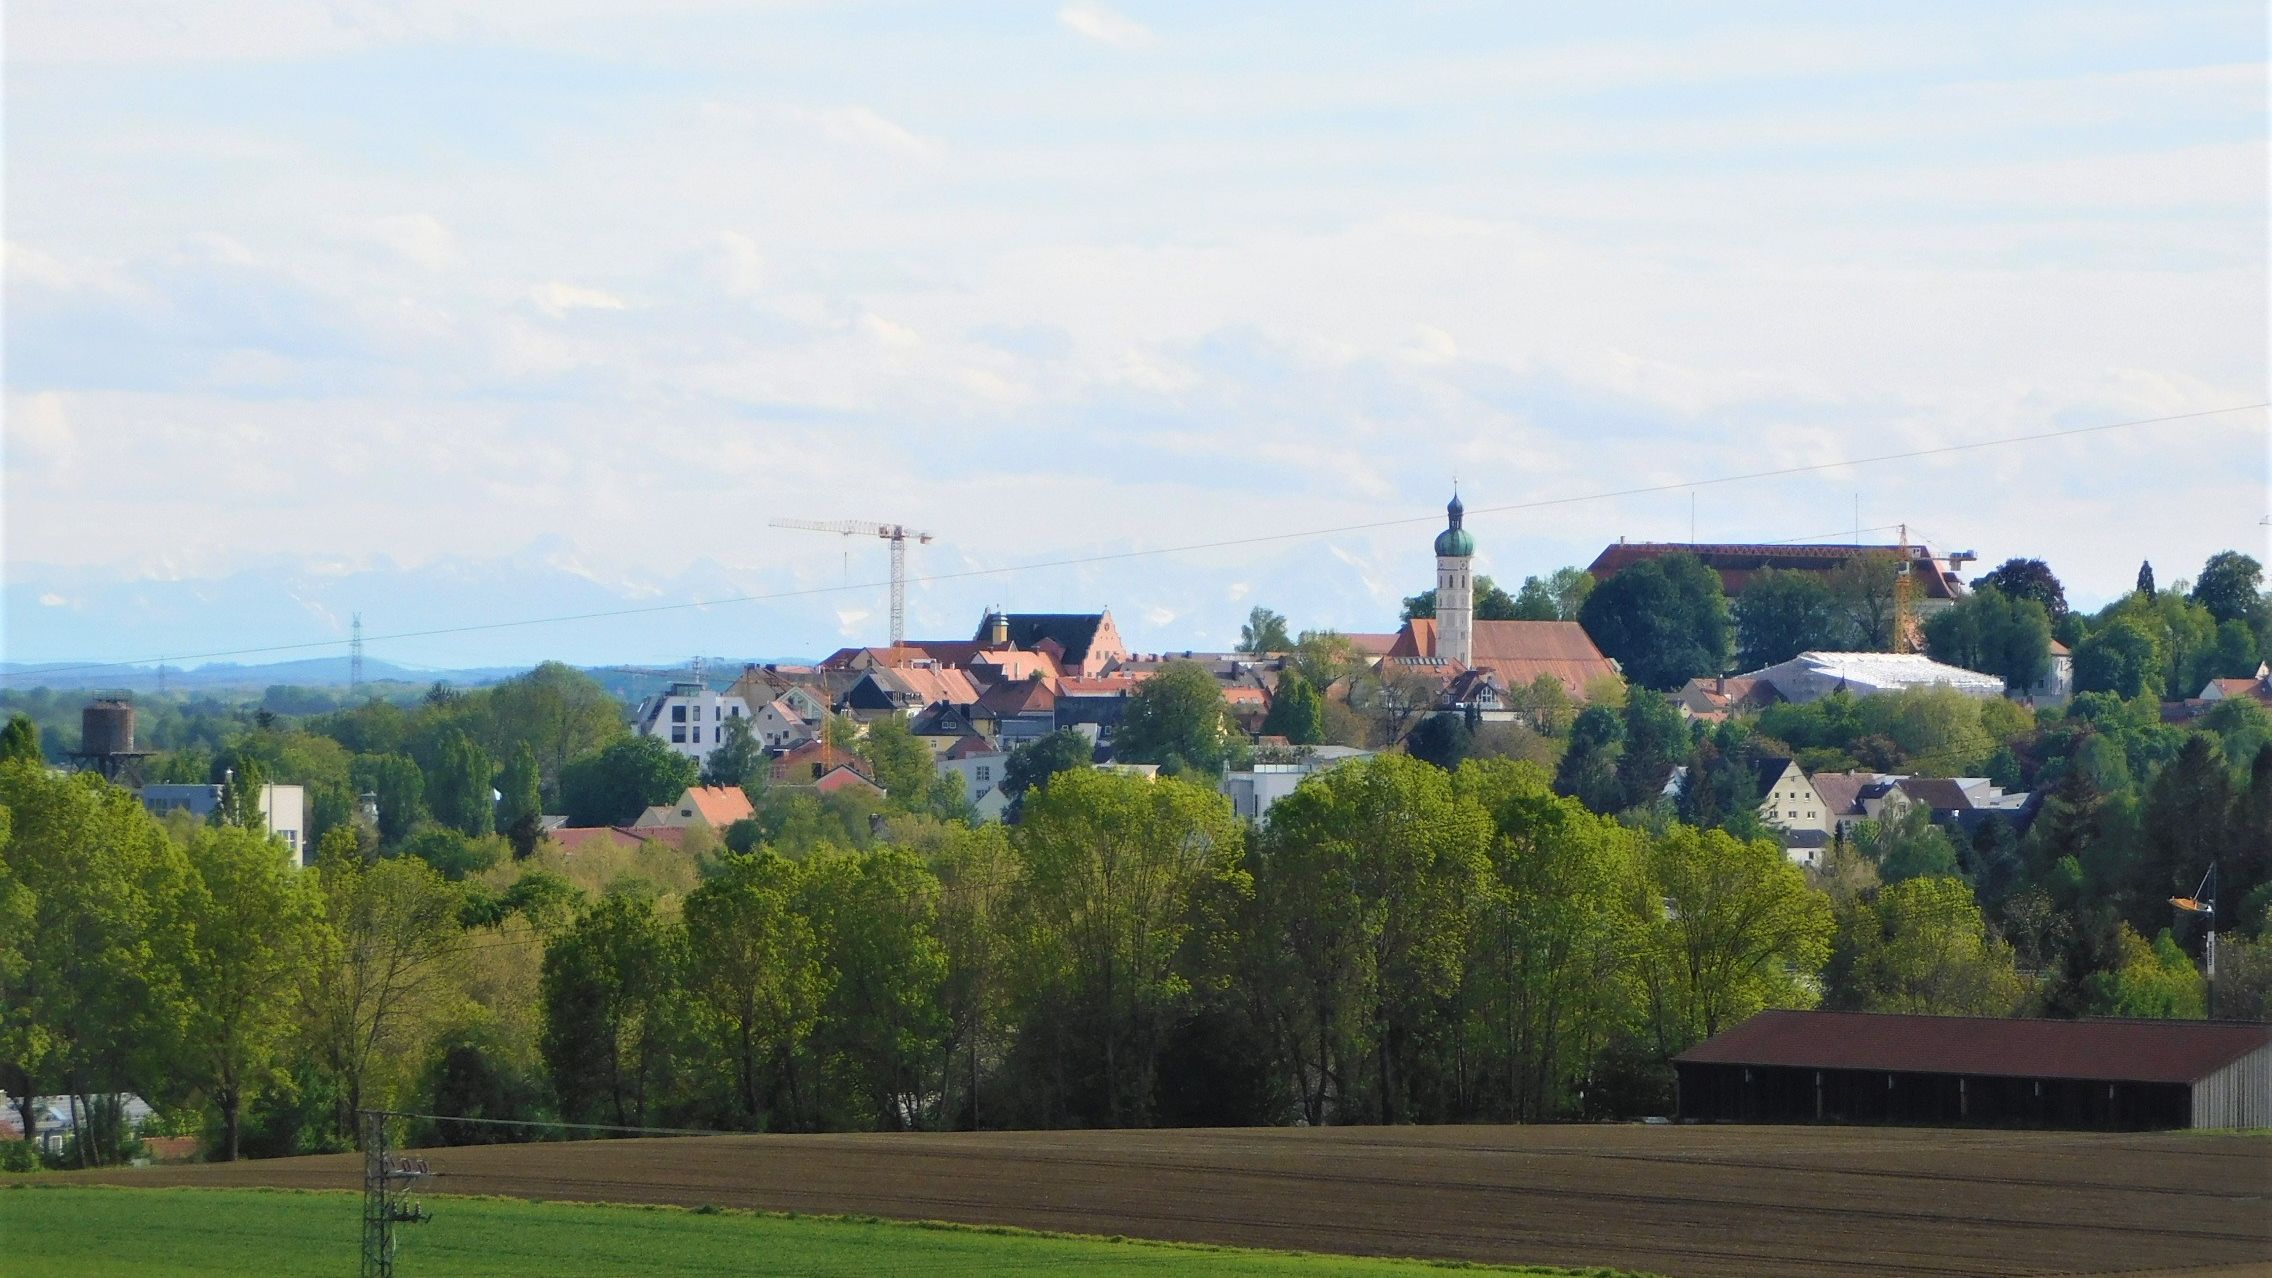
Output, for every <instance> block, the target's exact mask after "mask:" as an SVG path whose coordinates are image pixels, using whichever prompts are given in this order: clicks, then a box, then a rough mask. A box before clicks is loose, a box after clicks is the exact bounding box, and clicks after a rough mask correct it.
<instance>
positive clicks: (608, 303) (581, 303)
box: [529, 280, 624, 319]
mask: <svg viewBox="0 0 2272 1278" xmlns="http://www.w3.org/2000/svg"><path fill="white" fill-rule="evenodd" d="M529 300H531V301H533V302H535V303H536V308H537V309H538V310H540V311H543V312H544V313H545V314H547V315H550V316H551V317H552V318H554V319H560V318H562V317H563V316H565V315H567V314H568V312H570V311H620V310H622V309H624V305H623V299H622V298H620V297H617V296H616V295H615V294H613V293H609V292H605V291H603V290H600V289H596V288H585V287H583V286H582V285H580V284H563V283H561V282H560V281H559V280H553V281H551V282H550V283H546V284H540V285H538V286H537V287H535V288H533V289H531V290H529Z"/></svg>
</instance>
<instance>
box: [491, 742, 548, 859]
mask: <svg viewBox="0 0 2272 1278" xmlns="http://www.w3.org/2000/svg"><path fill="white" fill-rule="evenodd" d="M497 790H498V792H499V793H500V794H502V795H504V796H505V797H504V800H503V802H502V803H500V804H499V805H498V808H497V824H498V827H499V829H500V830H501V831H502V832H503V833H504V835H505V837H506V839H508V840H510V841H511V843H512V845H513V856H514V857H515V858H516V859H518V858H525V857H527V856H529V855H530V854H531V853H533V852H535V851H536V845H537V841H538V840H539V839H542V838H543V837H544V798H543V793H542V781H541V779H540V778H539V776H538V774H537V766H536V752H535V751H534V750H532V749H530V748H529V744H528V743H527V742H526V741H524V742H522V743H520V744H519V745H517V746H514V747H513V757H512V758H511V759H509V760H508V761H507V762H506V764H505V772H504V775H503V776H501V777H500V778H498V782H497Z"/></svg>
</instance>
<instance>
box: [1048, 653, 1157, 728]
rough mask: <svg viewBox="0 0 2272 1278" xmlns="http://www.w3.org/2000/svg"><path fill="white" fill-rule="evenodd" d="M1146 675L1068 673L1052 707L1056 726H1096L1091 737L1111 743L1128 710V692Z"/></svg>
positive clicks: (1127, 671) (1059, 681)
mask: <svg viewBox="0 0 2272 1278" xmlns="http://www.w3.org/2000/svg"><path fill="white" fill-rule="evenodd" d="M1146 677H1147V674H1146V673H1139V672H1137V671H1132V670H1115V671H1113V672H1112V673H1110V674H1102V675H1097V676H1095V677H1093V678H1080V677H1077V676H1070V675H1069V676H1066V677H1065V678H1061V679H1059V680H1057V684H1056V688H1057V699H1056V701H1055V703H1054V705H1053V709H1052V714H1053V715H1054V718H1055V721H1056V725H1057V726H1058V727H1059V728H1081V727H1084V726H1086V727H1089V728H1093V729H1094V731H1093V732H1092V733H1091V734H1090V738H1091V740H1094V741H1097V742H1100V743H1102V744H1104V745H1108V746H1109V745H1111V744H1112V734H1113V733H1114V732H1115V731H1117V730H1118V729H1119V727H1120V720H1121V718H1122V717H1123V716H1124V715H1126V714H1127V713H1128V698H1129V695H1130V694H1131V693H1133V692H1135V691H1136V688H1137V686H1138V685H1139V684H1141V683H1142V682H1143V680H1144V679H1145V678H1146Z"/></svg>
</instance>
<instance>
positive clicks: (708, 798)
mask: <svg viewBox="0 0 2272 1278" xmlns="http://www.w3.org/2000/svg"><path fill="white" fill-rule="evenodd" d="M682 797H683V799H684V802H682V803H680V805H679V806H681V807H687V806H690V805H691V806H692V807H693V808H694V810H695V811H697V812H700V813H701V814H702V819H703V820H705V821H708V822H709V823H710V824H711V825H713V826H715V827H717V828H718V829H721V830H723V829H725V828H726V827H727V826H729V825H732V824H733V823H734V822H736V821H739V820H742V819H743V818H745V817H750V816H754V815H756V813H757V810H756V809H755V808H752V807H751V806H750V804H749V796H748V795H746V794H744V793H742V788H741V787H740V786H738V785H698V786H690V787H688V789H687V792H686V794H685V795H684V796H682Z"/></svg>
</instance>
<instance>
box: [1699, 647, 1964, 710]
mask: <svg viewBox="0 0 2272 1278" xmlns="http://www.w3.org/2000/svg"><path fill="white" fill-rule="evenodd" d="M1739 677H1740V678H1742V679H1747V680H1752V681H1755V682H1756V681H1761V680H1764V681H1765V682H1767V683H1770V684H1773V685H1774V687H1775V691H1776V692H1777V693H1778V694H1780V695H1781V696H1782V697H1783V698H1784V699H1785V700H1788V701H1793V702H1798V703H1801V704H1803V703H1805V702H1809V701H1815V700H1818V699H1820V698H1823V697H1827V696H1829V695H1830V694H1831V693H1833V692H1837V691H1840V690H1844V691H1845V692H1847V693H1849V694H1850V695H1853V696H1857V697H1866V696H1871V695H1873V694H1875V693H1880V692H1905V691H1908V690H1910V689H1913V688H1952V689H1954V690H1956V691H1958V692H1961V693H1963V694H1964V695H1965V696H1968V697H1978V698H1980V699H1982V700H1986V699H1987V698H1989V697H2000V696H2003V695H2004V681H2003V680H2001V679H1999V678H1997V677H1996V676H1994V675H1986V674H1981V673H1980V672H1979V671H1977V670H1966V669H1963V668H1962V667H1959V666H1950V665H1943V664H1942V663H1940V662H1938V661H1935V660H1933V659H1932V658H1931V657H1927V656H1924V655H1923V654H1921V653H1913V652H1909V653H1903V652H1802V653H1800V654H1799V655H1798V656H1796V657H1793V658H1791V659H1790V660H1789V661H1785V662H1781V663H1779V664H1777V665H1772V666H1768V667H1766V668H1764V669H1760V670H1754V671H1752V672H1750V673H1749V674H1745V675H1742V676H1739ZM1731 682H1733V680H1731Z"/></svg>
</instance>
